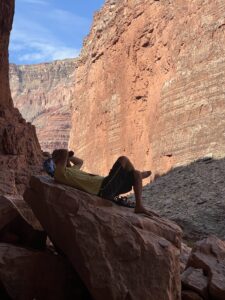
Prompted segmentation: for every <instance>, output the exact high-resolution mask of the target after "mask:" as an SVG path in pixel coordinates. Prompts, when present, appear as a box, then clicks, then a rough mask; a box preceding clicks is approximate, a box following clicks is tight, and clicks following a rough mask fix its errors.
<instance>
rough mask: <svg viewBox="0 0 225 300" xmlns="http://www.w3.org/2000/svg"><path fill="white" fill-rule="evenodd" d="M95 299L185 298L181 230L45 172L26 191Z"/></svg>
mask: <svg viewBox="0 0 225 300" xmlns="http://www.w3.org/2000/svg"><path fill="white" fill-rule="evenodd" d="M25 201H26V202H28V203H29V205H30V206H31V208H32V209H33V211H34V213H35V215H36V216H37V217H38V219H39V221H40V222H41V224H42V226H43V227H44V228H45V229H46V231H47V233H48V235H49V236H50V238H51V240H52V241H53V243H54V244H55V245H57V247H59V248H60V249H61V250H62V251H63V252H64V253H65V255H66V256H67V257H68V259H69V260H70V261H71V263H72V264H73V266H74V268H75V270H76V271H77V272H78V274H79V275H80V277H81V278H82V280H83V281H84V283H85V285H86V286H87V288H88V289H89V291H90V293H91V294H92V296H93V297H94V298H95V299H98V300H101V299H102V300H103V299H104V300H105V299H109V300H110V299H149V300H155V299H165V300H166V299H174V300H175V299H177V300H178V299H180V275H179V274H180V265H179V254H180V239H181V230H180V228H179V227H178V226H177V225H175V224H174V223H172V222H170V221H168V220H166V219H161V218H157V217H153V218H149V217H145V216H143V215H136V214H134V213H133V211H132V210H130V209H127V208H121V207H119V206H116V205H114V204H112V203H111V202H109V201H107V200H105V199H101V198H98V197H96V196H92V195H90V194H86V193H84V192H81V191H78V190H76V189H73V188H70V187H66V186H62V185H57V184H55V183H54V180H52V179H48V178H45V177H32V179H31V181H30V188H29V189H27V191H26V192H25Z"/></svg>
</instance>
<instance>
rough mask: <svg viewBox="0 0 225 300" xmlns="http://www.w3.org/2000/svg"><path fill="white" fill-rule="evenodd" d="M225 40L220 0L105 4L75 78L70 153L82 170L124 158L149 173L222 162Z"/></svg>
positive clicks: (93, 169)
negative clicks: (207, 160)
mask: <svg viewBox="0 0 225 300" xmlns="http://www.w3.org/2000/svg"><path fill="white" fill-rule="evenodd" d="M190 28H191V30H190ZM224 42H225V35H224V1H223V0H215V1H210V0H207V1H203V0H194V1H188V0H184V1H169V0H166V1H153V0H144V1H134V0H121V1H109V0H108V1H106V3H105V5H104V7H103V8H102V9H101V10H100V12H98V13H97V14H96V15H95V18H94V23H93V26H92V30H91V32H90V34H89V35H88V37H87V39H86V40H85V43H84V47H83V49H82V53H81V56H80V59H79V61H78V69H77V71H76V79H75V81H74V82H75V90H74V99H75V100H74V104H73V115H72V130H71V135H70V142H69V146H70V148H73V150H74V151H75V152H76V153H77V154H78V155H79V156H81V157H82V158H83V159H84V160H85V161H86V169H87V170H89V171H91V172H94V173H102V174H104V173H105V172H107V171H108V170H109V168H110V167H111V166H112V164H113V162H114V161H115V159H116V158H117V157H118V156H120V155H124V154H125V155H127V156H129V157H130V158H131V159H132V160H133V161H135V163H136V166H137V168H139V169H146V168H149V167H150V168H151V169H152V171H154V173H155V172H159V173H163V172H165V171H168V170H169V169H170V168H171V167H173V166H177V165H183V164H187V163H189V162H190V161H192V160H194V159H197V158H199V157H202V156H204V155H206V154H211V153H212V154H213V155H214V156H215V157H217V158H220V157H223V156H224V154H225V150H224V149H225V140H224V125H225V124H224V122H225V121H224V120H225V106H224V84H223V82H224V78H225V77H224V74H225V73H224V54H225V52H224V47H223V44H224ZM99 140H101V143H99Z"/></svg>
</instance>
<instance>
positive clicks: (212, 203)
mask: <svg viewBox="0 0 225 300" xmlns="http://www.w3.org/2000/svg"><path fill="white" fill-rule="evenodd" d="M224 177H225V159H219V160H214V159H211V158H205V159H203V160H199V161H195V162H193V163H191V164H190V165H188V166H183V167H177V168H175V169H174V170H172V171H171V172H169V173H168V174H166V175H164V176H161V177H159V178H157V179H156V180H155V181H154V182H152V183H151V184H149V185H146V186H145V187H144V190H143V201H144V203H145V204H146V205H147V206H149V207H150V208H151V209H154V210H156V211H157V212H158V213H159V214H160V215H161V216H164V217H166V218H169V219H170V220H173V221H175V222H176V223H177V224H179V225H180V226H181V228H182V229H183V231H184V238H185V239H186V240H187V241H189V242H193V241H196V240H199V239H201V238H205V237H207V236H208V235H210V234H215V235H217V236H218V237H220V238H221V239H223V240H225V227H224V214H225V202H224V194H225V186H224ZM132 198H133V196H132V197H131V199H132Z"/></svg>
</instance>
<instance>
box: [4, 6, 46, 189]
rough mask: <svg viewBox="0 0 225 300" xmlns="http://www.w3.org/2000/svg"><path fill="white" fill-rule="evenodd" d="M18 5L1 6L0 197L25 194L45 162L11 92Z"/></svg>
mask: <svg viewBox="0 0 225 300" xmlns="http://www.w3.org/2000/svg"><path fill="white" fill-rule="evenodd" d="M13 13H14V1H12V0H2V1H1V3H0V41H1V43H0V62H1V63H0V194H5V193H7V194H15V193H17V192H21V193H22V192H23V190H24V188H25V185H26V184H27V181H28V178H29V175H30V173H32V172H33V170H34V168H35V166H37V165H39V164H40V162H41V148H40V145H39V143H38V140H37V137H36V133H35V128H34V126H32V125H31V124H29V123H28V124H27V123H26V122H25V120H24V119H23V118H22V117H21V115H20V113H19V111H18V110H17V109H15V108H14V107H13V104H12V99H11V93H10V89H9V63H8V44H9V35H10V31H11V27H12V20H13Z"/></svg>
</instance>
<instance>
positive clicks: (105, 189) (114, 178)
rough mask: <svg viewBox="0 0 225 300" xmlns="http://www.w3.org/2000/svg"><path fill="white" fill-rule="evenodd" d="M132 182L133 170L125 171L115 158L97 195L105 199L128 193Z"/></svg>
mask: <svg viewBox="0 0 225 300" xmlns="http://www.w3.org/2000/svg"><path fill="white" fill-rule="evenodd" d="M133 183H134V175H133V171H129V172H128V171H126V170H124V168H123V167H122V165H121V164H120V162H119V161H118V160H117V161H116V162H115V164H114V165H113V167H112V169H111V170H110V172H109V175H108V176H107V177H105V178H104V180H103V182H102V186H101V189H100V191H99V194H98V195H99V196H100V197H102V198H106V199H111V200H112V199H114V197H116V196H118V195H120V194H125V193H128V192H130V191H131V190H132V186H133Z"/></svg>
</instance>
